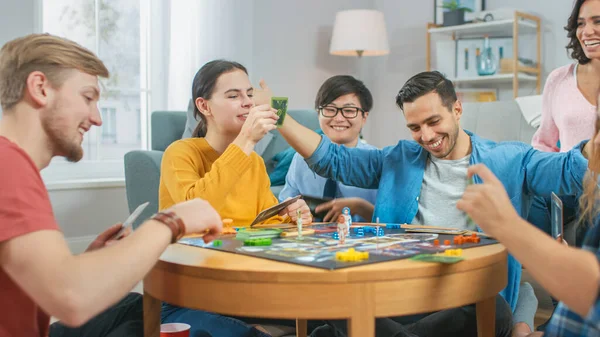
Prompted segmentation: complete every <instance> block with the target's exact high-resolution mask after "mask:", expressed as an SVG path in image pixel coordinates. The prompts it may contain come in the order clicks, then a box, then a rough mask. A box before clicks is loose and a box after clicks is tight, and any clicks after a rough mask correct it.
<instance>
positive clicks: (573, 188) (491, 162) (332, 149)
mask: <svg viewBox="0 0 600 337" xmlns="http://www.w3.org/2000/svg"><path fill="white" fill-rule="evenodd" d="M466 132H467V134H468V135H469V136H470V137H471V145H472V153H471V159H470V165H474V164H479V163H483V164H485V165H486V166H487V167H488V168H490V170H491V171H492V172H494V174H495V175H496V176H497V177H498V179H500V181H502V183H503V184H504V187H505V188H506V190H507V192H508V196H509V197H510V200H511V202H512V204H513V206H514V207H515V209H516V210H517V212H518V213H519V215H520V216H521V217H523V218H526V217H527V214H528V212H529V207H530V205H531V201H532V197H533V196H534V195H540V196H550V194H551V192H554V193H556V194H558V195H579V194H581V192H582V191H583V177H584V175H585V172H586V171H587V165H588V162H587V160H586V159H585V157H583V155H582V153H581V151H582V149H583V145H584V144H585V142H582V143H581V144H579V145H578V146H576V147H575V148H573V149H572V150H571V151H569V152H564V153H554V152H541V151H537V150H535V149H533V148H532V147H531V146H530V145H528V144H524V143H520V142H501V143H496V142H493V141H490V140H487V139H483V138H480V137H478V136H476V135H474V134H473V133H471V132H468V131H466ZM428 156H429V153H428V152H427V151H426V150H424V149H423V148H422V147H421V146H420V145H419V144H418V143H417V142H415V141H408V140H401V141H399V142H398V144H396V145H395V146H388V147H385V148H383V149H381V150H378V149H375V150H373V149H358V148H347V147H345V146H339V145H336V144H333V143H331V141H330V140H329V139H328V138H327V137H323V138H322V140H321V143H320V144H319V146H318V147H317V150H316V151H315V152H314V153H313V154H312V156H311V157H310V158H307V159H306V163H307V164H308V166H310V168H311V169H313V170H314V171H315V172H316V173H317V174H319V175H321V176H324V177H331V178H333V179H335V180H337V181H339V182H342V183H343V184H346V185H352V186H357V187H362V188H378V189H379V192H378V193H377V201H376V203H375V212H374V215H373V216H374V217H379V219H380V221H381V222H387V223H411V222H412V220H413V218H414V217H415V215H416V214H417V209H418V203H419V195H420V194H421V185H422V182H423V173H424V172H425V166H426V164H427V158H428ZM474 182H475V183H481V179H480V178H479V177H475V179H474ZM520 282H521V264H520V263H519V262H518V261H517V260H515V259H514V258H513V257H512V256H510V255H509V260H508V284H507V286H506V288H505V289H503V290H502V292H501V293H500V294H501V295H502V296H503V297H504V298H505V299H506V301H507V302H508V303H509V304H510V306H511V308H512V309H513V311H514V308H515V306H516V304H517V298H518V291H519V283H520Z"/></svg>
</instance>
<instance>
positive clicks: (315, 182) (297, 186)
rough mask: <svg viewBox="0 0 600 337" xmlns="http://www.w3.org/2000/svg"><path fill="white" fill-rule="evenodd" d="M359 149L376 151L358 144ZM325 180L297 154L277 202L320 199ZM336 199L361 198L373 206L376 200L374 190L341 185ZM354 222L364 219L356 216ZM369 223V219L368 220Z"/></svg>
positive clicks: (338, 185)
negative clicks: (303, 197)
mask: <svg viewBox="0 0 600 337" xmlns="http://www.w3.org/2000/svg"><path fill="white" fill-rule="evenodd" d="M356 147H357V148H359V149H377V148H376V147H374V146H373V145H369V144H365V143H362V142H360V141H359V142H358V143H357V145H356ZM326 181H327V178H323V177H321V176H319V175H317V174H316V173H314V172H313V171H312V170H311V169H310V167H308V165H307V164H306V162H305V161H304V158H302V157H301V156H300V155H299V154H298V153H296V154H295V155H294V158H293V159H292V163H291V164H290V168H289V170H288V173H287V175H286V176H285V186H284V187H283V189H282V190H281V192H280V193H279V200H280V201H283V200H285V199H286V198H288V197H289V198H291V197H295V196H297V195H298V194H302V195H307V196H311V197H317V198H320V197H322V196H323V189H324V188H325V182H326ZM336 198H362V199H365V200H366V201H368V202H370V203H372V204H375V200H376V198H377V190H376V189H364V188H360V187H354V186H347V185H344V184H342V183H338V184H337V191H336ZM353 220H354V221H356V222H363V221H365V219H363V218H361V217H360V216H358V215H354V216H353ZM368 221H371V219H368Z"/></svg>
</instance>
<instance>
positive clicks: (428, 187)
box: [412, 155, 471, 229]
mask: <svg viewBox="0 0 600 337" xmlns="http://www.w3.org/2000/svg"><path fill="white" fill-rule="evenodd" d="M470 158H471V155H468V156H466V157H464V158H461V159H457V160H444V159H438V158H436V157H434V156H431V155H430V156H429V160H427V165H426V166H425V173H424V174H423V184H422V186H421V195H420V196H419V210H418V211H417V215H416V216H415V218H414V219H413V221H412V223H413V224H415V225H417V224H418V225H427V226H438V227H452V228H460V229H464V228H466V227H467V214H466V213H464V212H462V211H460V210H458V209H457V208H456V202H457V201H458V200H460V198H461V197H462V195H463V193H464V191H465V188H466V187H467V168H468V167H469V159H470Z"/></svg>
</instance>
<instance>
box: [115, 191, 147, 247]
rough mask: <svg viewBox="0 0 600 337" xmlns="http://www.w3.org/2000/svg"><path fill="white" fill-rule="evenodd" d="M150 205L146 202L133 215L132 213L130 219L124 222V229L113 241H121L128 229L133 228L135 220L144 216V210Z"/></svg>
mask: <svg viewBox="0 0 600 337" xmlns="http://www.w3.org/2000/svg"><path fill="white" fill-rule="evenodd" d="M149 204H150V202H149V201H148V202H145V203H143V204H141V205H139V206H138V207H137V208H136V209H135V211H133V213H131V215H129V217H127V219H126V220H125V221H124V222H123V227H122V228H121V230H120V231H119V232H118V233H117V234H115V235H114V236H113V237H112V238H111V240H119V239H121V237H122V236H123V234H125V231H126V230H127V229H128V228H131V227H132V226H133V223H134V222H135V220H136V219H137V218H138V217H139V216H140V214H142V212H143V211H144V209H145V208H146V207H148V205H149Z"/></svg>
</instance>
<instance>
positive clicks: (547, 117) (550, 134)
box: [531, 74, 560, 152]
mask: <svg viewBox="0 0 600 337" xmlns="http://www.w3.org/2000/svg"><path fill="white" fill-rule="evenodd" d="M555 78H556V77H555V76H552V74H551V75H550V76H549V77H548V80H546V85H545V86H544V93H543V94H542V121H541V123H540V127H539V128H538V129H537V131H536V132H535V134H534V135H533V139H532V140H531V145H532V146H533V147H534V148H535V149H536V150H540V151H544V152H559V151H560V149H559V148H558V146H556V143H557V142H558V137H559V134H558V127H557V126H556V123H554V116H553V114H552V97H553V95H554V89H555V88H556V85H557V84H558V83H555Z"/></svg>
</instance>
